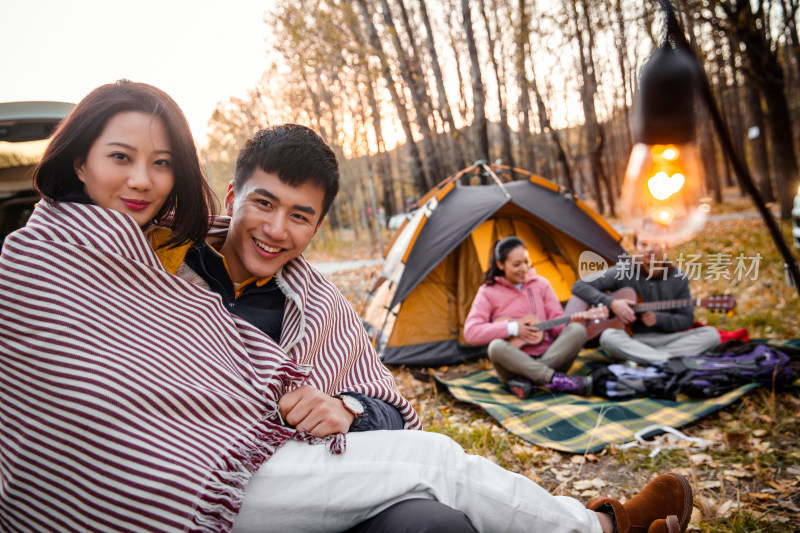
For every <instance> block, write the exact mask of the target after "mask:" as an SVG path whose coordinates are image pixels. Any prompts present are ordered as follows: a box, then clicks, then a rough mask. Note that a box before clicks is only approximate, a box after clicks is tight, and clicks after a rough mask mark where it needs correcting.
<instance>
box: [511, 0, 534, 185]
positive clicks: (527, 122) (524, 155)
mask: <svg viewBox="0 0 800 533" xmlns="http://www.w3.org/2000/svg"><path fill="white" fill-rule="evenodd" d="M517 5H518V10H519V28H517V39H516V40H517V54H516V63H517V85H518V86H519V103H518V104H517V105H518V106H519V114H520V116H521V118H520V121H519V123H520V126H519V159H520V164H521V165H522V166H523V167H524V168H526V169H528V170H530V171H531V172H534V173H535V172H536V157H535V156H534V154H533V139H532V136H531V99H530V93H529V84H528V72H527V69H526V66H525V64H526V59H527V57H528V40H529V38H530V36H529V33H530V30H529V28H530V19H529V17H528V12H527V10H526V8H525V0H519V2H518V4H517Z"/></svg>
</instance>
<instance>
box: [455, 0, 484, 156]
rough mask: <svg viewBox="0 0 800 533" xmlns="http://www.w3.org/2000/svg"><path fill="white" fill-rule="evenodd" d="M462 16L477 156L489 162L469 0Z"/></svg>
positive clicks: (482, 90)
mask: <svg viewBox="0 0 800 533" xmlns="http://www.w3.org/2000/svg"><path fill="white" fill-rule="evenodd" d="M461 16H462V17H463V23H464V36H465V37H466V40H467V48H468V50H469V60H470V65H471V67H470V75H471V78H472V102H473V114H474V122H473V127H474V128H475V132H476V136H477V141H478V142H477V155H478V158H479V159H484V160H487V161H488V160H489V126H488V123H487V121H486V92H485V91H484V89H483V79H482V78H481V67H480V62H479V61H478V48H477V46H475V35H474V33H473V31H472V13H471V11H470V8H469V0H461Z"/></svg>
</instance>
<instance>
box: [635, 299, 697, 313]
mask: <svg viewBox="0 0 800 533" xmlns="http://www.w3.org/2000/svg"><path fill="white" fill-rule="evenodd" d="M701 305H703V304H702V303H701V299H700V298H685V299H683V300H664V301H663V302H644V303H639V304H636V305H634V306H633V310H634V311H635V312H637V313H641V312H644V311H660V310H661V309H678V308H680V307H699V306H701Z"/></svg>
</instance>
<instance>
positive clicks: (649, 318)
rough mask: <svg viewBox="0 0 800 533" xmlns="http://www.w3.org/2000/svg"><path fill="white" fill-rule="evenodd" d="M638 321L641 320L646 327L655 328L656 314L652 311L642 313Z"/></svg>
mask: <svg viewBox="0 0 800 533" xmlns="http://www.w3.org/2000/svg"><path fill="white" fill-rule="evenodd" d="M639 320H641V321H642V323H643V324H644V325H645V326H647V327H650V326H655V325H656V314H655V313H654V312H652V311H645V312H644V313H642V314H641V315H639Z"/></svg>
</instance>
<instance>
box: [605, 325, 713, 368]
mask: <svg viewBox="0 0 800 533" xmlns="http://www.w3.org/2000/svg"><path fill="white" fill-rule="evenodd" d="M718 344H719V332H718V331H717V330H716V328H713V327H711V326H703V327H700V328H693V329H689V330H686V331H677V332H675V333H635V334H634V335H633V337H631V336H630V335H628V333H627V332H626V331H625V330H622V329H607V330H605V331H603V333H601V334H600V346H602V347H603V349H604V350H606V351H607V352H608V353H609V354H610V355H611V356H612V357H616V358H617V359H624V360H630V361H634V362H636V363H657V362H659V361H666V360H667V359H670V358H672V357H677V356H681V355H700V354H701V353H703V352H705V351H707V350H710V349H711V348H713V347H715V346H716V345H718Z"/></svg>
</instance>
